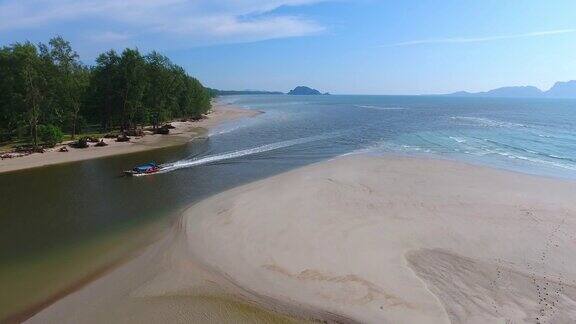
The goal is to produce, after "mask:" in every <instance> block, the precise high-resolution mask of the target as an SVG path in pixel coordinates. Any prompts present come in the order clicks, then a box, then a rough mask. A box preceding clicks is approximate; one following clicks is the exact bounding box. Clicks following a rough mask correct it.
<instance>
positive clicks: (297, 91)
mask: <svg viewBox="0 0 576 324" xmlns="http://www.w3.org/2000/svg"><path fill="white" fill-rule="evenodd" d="M288 94H289V95H295V96H303V95H307V96H317V95H323V94H324V95H329V93H328V92H326V93H321V92H320V91H318V90H316V89H312V88H309V87H305V86H298V87H296V88H294V89H292V90H290V92H288Z"/></svg>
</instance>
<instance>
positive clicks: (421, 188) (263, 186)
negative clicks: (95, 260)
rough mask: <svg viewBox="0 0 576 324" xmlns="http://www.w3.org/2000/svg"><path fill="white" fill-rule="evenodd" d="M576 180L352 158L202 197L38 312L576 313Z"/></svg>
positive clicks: (73, 318)
mask: <svg viewBox="0 0 576 324" xmlns="http://www.w3.org/2000/svg"><path fill="white" fill-rule="evenodd" d="M574 192H576V183H574V182H568V181H562V180H556V179H549V178H543V177H536V176H529V175H524V174H519V173H513V172H507V171H501V170H495V169H490V168H486V167H479V166H472V165H467V164H463V163H457V162H450V161H443V160H433V159H421V158H408V157H392V156H390V157H370V156H347V157H342V158H338V159H336V160H332V161H328V162H323V163H318V164H314V165H310V166H307V167H304V168H300V169H297V170H294V171H290V172H288V173H284V174H281V175H278V176H274V177H271V178H268V179H265V180H262V181H258V182H254V183H251V184H248V185H244V186H241V187H237V188H234V189H232V190H229V191H226V192H223V193H220V194H218V195H215V196H212V197H210V198H208V199H206V200H204V201H202V202H200V203H198V204H196V205H194V206H192V207H190V208H189V209H187V210H186V211H185V212H184V214H183V215H182V219H181V222H180V223H178V224H177V226H175V228H173V229H172V230H171V231H169V233H167V234H166V235H165V237H164V239H162V240H161V241H160V242H158V243H156V244H154V245H152V246H151V247H149V248H148V249H147V250H146V251H144V252H143V253H142V254H141V255H139V256H138V257H136V258H135V259H133V260H132V261H130V262H128V263H127V264H125V265H123V266H121V267H120V268H118V269H116V270H114V271H112V272H110V273H109V274H107V275H105V276H103V277H101V278H100V279H98V280H96V281H94V282H93V283H91V284H89V285H87V286H86V287H84V288H83V289H81V290H79V291H76V292H74V293H72V294H70V295H68V296H67V297H65V298H63V299H61V300H59V301H58V302H56V303H55V304H53V305H52V306H50V307H48V308H47V309H45V310H44V311H42V312H40V313H38V314H37V315H36V316H34V317H32V318H31V319H30V322H32V323H77V322H89V323H92V322H93V323H97V322H133V323H142V322H158V321H164V322H177V321H192V322H194V321H202V322H214V323H215V322H270V321H290V320H291V319H290V318H289V317H286V315H291V316H293V317H294V318H295V319H297V320H303V319H319V320H326V321H330V322H366V323H450V322H451V323H496V322H498V323H524V322H528V323H568V322H574V321H575V320H576V270H575V269H576V257H574V253H573V251H574V246H575V244H576V235H575V234H574V233H576V204H574V201H573V195H574ZM280 313H282V314H286V315H278V314H280Z"/></svg>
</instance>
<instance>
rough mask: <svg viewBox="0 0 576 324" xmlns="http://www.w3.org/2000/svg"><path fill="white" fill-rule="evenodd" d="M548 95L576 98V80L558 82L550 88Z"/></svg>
mask: <svg viewBox="0 0 576 324" xmlns="http://www.w3.org/2000/svg"><path fill="white" fill-rule="evenodd" d="M546 96H547V97H553V98H576V80H571V81H567V82H556V83H555V84H554V86H553V87H552V88H550V90H548V91H546Z"/></svg>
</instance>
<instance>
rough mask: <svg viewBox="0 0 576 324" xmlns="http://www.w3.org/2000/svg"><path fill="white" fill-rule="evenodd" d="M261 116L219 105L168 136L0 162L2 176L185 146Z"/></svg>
mask: <svg viewBox="0 0 576 324" xmlns="http://www.w3.org/2000/svg"><path fill="white" fill-rule="evenodd" d="M259 113H260V112H259V111H256V110H248V109H241V108H238V107H234V106H231V105H225V104H221V103H218V102H217V103H215V104H214V105H213V111H212V112H211V113H209V114H208V118H206V119H203V120H200V121H194V122H193V121H188V122H180V121H176V122H172V123H171V124H172V125H173V126H174V127H176V128H175V129H171V130H170V134H169V135H146V136H144V137H140V138H136V137H132V138H131V140H130V142H122V143H119V142H116V141H115V140H114V139H104V141H105V142H106V143H107V144H108V146H105V147H94V146H93V145H94V144H91V145H92V146H90V147H88V148H85V149H74V148H69V152H58V149H60V147H62V146H63V145H57V146H56V147H55V148H53V149H49V150H48V151H47V152H45V153H35V154H31V155H27V156H23V157H17V158H11V159H3V160H0V173H3V172H10V171H16V170H23V169H29V168H35V167H41V166H47V165H52V164H59V163H67V162H75V161H82V160H88V159H95V158H101V157H105V156H112V155H120V154H129V153H135V152H142V151H146V150H153V149H158V148H162V147H169V146H176V145H183V144H186V143H187V142H189V141H190V140H192V139H193V138H196V137H201V136H206V132H207V130H208V129H210V128H213V127H215V126H217V125H219V124H221V123H223V122H227V121H232V120H235V119H238V118H242V117H250V116H255V115H257V114H259Z"/></svg>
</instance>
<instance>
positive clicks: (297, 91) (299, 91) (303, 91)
mask: <svg viewBox="0 0 576 324" xmlns="http://www.w3.org/2000/svg"><path fill="white" fill-rule="evenodd" d="M207 89H208V91H210V93H211V94H212V96H214V97H216V96H232V95H283V94H286V93H284V92H281V91H263V90H219V89H213V88H207ZM287 94H289V95H301V96H302V95H308V96H316V95H329V93H328V92H325V93H321V92H320V91H318V90H316V89H313V88H310V87H305V86H298V87H296V88H294V89H292V90H290V91H289V92H288V93H287Z"/></svg>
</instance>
